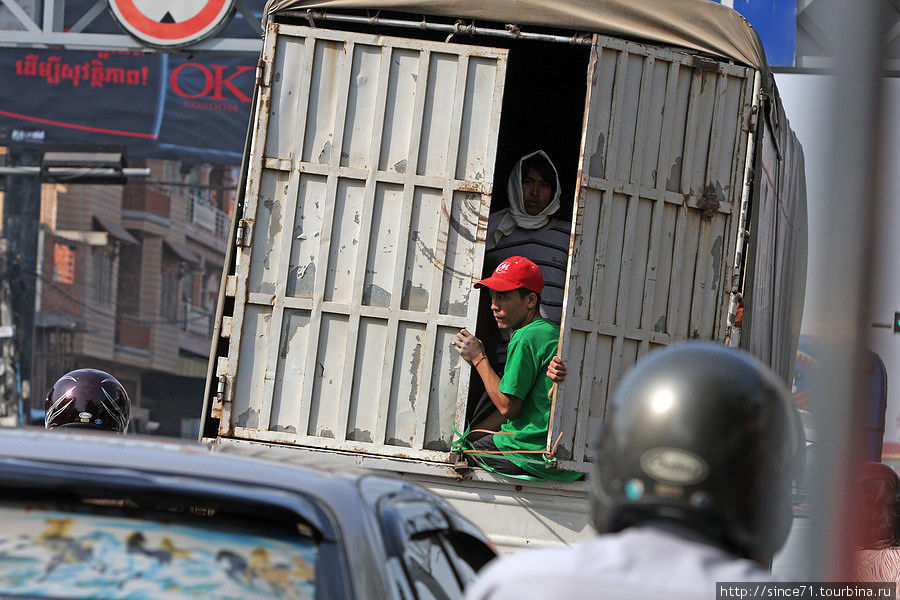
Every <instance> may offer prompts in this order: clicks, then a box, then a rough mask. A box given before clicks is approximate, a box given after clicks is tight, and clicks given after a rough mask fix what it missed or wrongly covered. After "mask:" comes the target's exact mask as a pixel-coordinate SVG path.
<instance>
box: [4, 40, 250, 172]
mask: <svg viewBox="0 0 900 600" xmlns="http://www.w3.org/2000/svg"><path fill="white" fill-rule="evenodd" d="M255 78H256V57H254V56H245V55H242V56H225V55H205V54H197V55H195V56H190V55H188V54H186V53H183V52H179V53H168V52H152V53H142V52H102V51H101V52H91V51H85V50H37V49H35V50H27V49H19V48H0V81H2V82H4V84H5V85H0V146H5V145H8V144H11V143H16V144H45V143H54V144H59V143H65V144H115V145H126V146H127V147H128V156H129V157H135V156H148V157H154V158H171V159H173V160H181V161H187V162H197V161H200V162H208V163H212V164H220V165H233V164H239V163H240V160H241V152H242V150H243V147H244V137H245V135H246V133H247V122H248V119H249V116H250V104H251V99H252V96H253V83H254V80H255ZM85 107H90V110H86V109H85Z"/></svg>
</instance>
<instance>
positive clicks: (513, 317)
mask: <svg viewBox="0 0 900 600" xmlns="http://www.w3.org/2000/svg"><path fill="white" fill-rule="evenodd" d="M475 287H476V288H480V287H486V288H488V289H489V290H490V292H491V312H493V315H494V319H495V320H496V321H497V326H498V327H499V328H500V329H509V330H512V331H513V335H512V338H511V339H510V341H509V349H508V351H507V359H506V368H505V369H504V372H503V377H502V378H501V377H500V376H499V375H498V374H497V373H496V371H494V369H493V367H492V366H491V363H490V361H489V360H488V359H487V356H486V355H485V353H484V346H483V345H482V343H481V341H480V340H479V339H478V338H476V337H475V336H473V335H472V334H471V333H469V331H467V330H465V329H463V330H462V331H460V332H459V333H458V334H457V335H456V340H455V341H454V347H455V348H456V350H457V352H459V354H460V356H462V358H463V359H464V360H465V361H466V362H468V363H469V364H470V365H472V367H473V368H474V369H475V370H476V371H477V372H478V375H479V376H480V377H481V380H482V382H484V387H485V390H486V391H487V394H488V396H489V397H490V399H491V402H493V404H494V407H495V408H496V409H497V411H496V412H495V413H493V414H492V415H491V416H490V417H488V418H487V419H485V420H484V421H482V422H481V423H478V424H477V425H476V428H478V429H490V430H496V429H497V428H498V427H499V431H498V432H497V433H494V434H489V435H485V436H483V437H481V438H478V439H477V440H475V442H474V443H473V446H474V449H475V450H478V451H481V452H485V453H493V454H477V455H476V456H477V462H478V463H479V464H481V465H483V466H485V467H486V468H489V469H490V470H493V471H495V472H497V473H502V474H504V475H513V476H517V477H526V478H540V479H555V480H560V481H572V480H575V479H577V478H578V477H580V476H581V474H580V473H573V472H568V471H559V470H557V469H555V468H553V467H552V466H550V465H549V464H548V463H547V462H546V461H545V460H544V457H543V452H544V451H545V450H546V448H547V429H548V425H549V420H550V397H549V396H550V388H551V386H552V385H553V382H552V381H551V380H550V379H549V378H548V377H547V375H546V371H547V368H548V366H549V365H550V361H551V359H552V358H553V357H554V356H555V355H556V349H557V344H558V343H559V327H558V326H557V325H556V324H554V323H552V322H551V321H548V320H547V319H543V318H541V316H540V304H541V297H540V294H541V291H542V290H543V289H544V277H543V275H542V274H541V270H540V268H539V267H538V266H537V265H536V264H534V263H533V262H531V261H530V260H528V259H527V258H523V257H521V256H512V257H510V258H508V259H506V260H504V261H503V262H501V263H500V264H499V265H497V268H496V269H495V270H494V273H493V274H492V275H491V276H490V277H488V278H487V279H482V280H481V281H479V282H478V283H476V284H475ZM523 451H524V452H523ZM498 452H499V453H498Z"/></svg>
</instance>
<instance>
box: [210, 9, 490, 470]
mask: <svg viewBox="0 0 900 600" xmlns="http://www.w3.org/2000/svg"><path fill="white" fill-rule="evenodd" d="M506 55H507V52H506V50H501V49H494V48H485V47H474V46H465V45H460V44H448V43H438V42H430V41H422V40H416V39H405V38H392V37H384V36H373V35H363V34H357V33H349V32H343V31H332V30H324V29H316V28H309V27H299V26H289V25H283V24H272V25H271V26H270V27H269V29H268V31H267V35H266V39H265V43H264V50H263V61H262V63H261V65H262V66H261V69H260V81H261V87H260V88H258V94H259V102H258V104H259V109H258V114H257V115H256V116H255V119H256V122H255V123H256V124H255V131H254V132H253V135H254V136H255V137H254V140H253V148H252V150H251V154H252V157H251V161H250V172H249V176H248V183H247V190H246V208H245V211H244V225H245V228H244V231H246V232H251V233H252V235H251V236H250V239H249V240H248V239H246V238H247V236H246V235H245V236H244V240H243V242H242V244H243V246H244V247H241V248H239V250H240V253H239V257H238V266H237V271H236V277H235V281H234V289H233V293H234V297H235V308H234V317H233V320H232V322H231V323H230V324H227V326H226V324H224V323H223V331H228V329H229V327H230V330H231V336H232V337H231V341H230V345H229V355H228V361H227V364H225V365H223V366H222V367H221V368H220V369H219V371H220V374H221V372H222V371H224V374H225V376H226V380H225V381H226V389H225V403H224V410H223V413H222V414H223V418H222V420H221V422H220V423H221V425H220V427H221V432H220V433H221V434H222V435H223V436H231V437H238V438H244V439H255V440H264V441H272V442H282V443H290V444H297V445H303V446H313V447H320V448H329V449H337V450H346V451H354V452H362V453H368V454H379V455H393V456H402V457H411V458H420V459H428V460H435V461H449V460H450V452H449V450H450V443H451V441H452V437H453V427H454V426H455V427H457V429H460V428H461V426H462V423H463V419H464V415H465V399H466V394H467V390H468V369H463V370H461V369H460V367H461V366H464V365H461V361H460V359H459V356H458V354H457V353H456V352H455V351H454V350H453V348H452V346H451V341H452V339H453V337H454V336H455V334H456V333H457V331H458V330H459V329H460V328H463V327H468V328H470V329H473V328H474V325H475V322H476V311H477V309H478V301H477V295H476V294H475V293H473V291H472V283H473V281H474V280H475V279H476V278H478V277H479V276H480V274H481V265H482V258H483V253H484V239H485V228H486V224H487V215H488V211H489V205H490V195H491V191H492V189H491V184H492V180H493V165H494V160H495V154H496V143H497V130H498V126H499V119H500V106H501V99H502V94H503V82H504V76H505V66H506ZM251 230H252V231H251ZM473 330H474V329H473Z"/></svg>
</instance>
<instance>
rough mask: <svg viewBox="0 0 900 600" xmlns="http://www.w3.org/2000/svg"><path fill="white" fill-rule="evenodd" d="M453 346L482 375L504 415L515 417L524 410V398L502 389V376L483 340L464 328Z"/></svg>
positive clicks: (486, 387) (500, 411)
mask: <svg viewBox="0 0 900 600" xmlns="http://www.w3.org/2000/svg"><path fill="white" fill-rule="evenodd" d="M453 346H454V347H455V348H456V351H457V352H459V355H460V356H461V357H462V358H463V360H465V361H466V362H467V363H469V364H470V365H472V367H474V368H475V371H476V372H477V373H478V375H479V376H480V377H481V381H482V382H483V383H484V389H485V391H487V394H488V397H489V398H490V399H491V402H493V403H494V406H495V407H496V408H497V412H499V413H500V414H501V415H502V416H504V417H506V418H507V419H509V418H512V417H515V416H516V415H518V414H519V411H520V410H522V399H521V398H518V397H516V396H510V395H508V394H504V393H503V392H501V391H500V376H499V375H497V372H496V371H494V368H493V367H492V366H491V361H489V360H488V358H487V356H486V355H485V353H484V346H483V345H482V344H481V340H479V339H478V338H477V337H475V336H474V335H472V334H471V333H469V332H468V330H466V329H463V330H461V331H460V332H459V333H458V334H456V339H455V340H454V341H453Z"/></svg>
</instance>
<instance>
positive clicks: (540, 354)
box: [494, 318, 581, 481]
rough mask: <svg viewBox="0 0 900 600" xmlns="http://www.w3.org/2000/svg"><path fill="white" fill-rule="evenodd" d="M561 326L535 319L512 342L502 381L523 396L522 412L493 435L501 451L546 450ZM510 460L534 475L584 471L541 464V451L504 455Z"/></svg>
mask: <svg viewBox="0 0 900 600" xmlns="http://www.w3.org/2000/svg"><path fill="white" fill-rule="evenodd" d="M558 343H559V326H558V325H555V324H554V323H552V322H550V321H548V320H547V319H540V318H538V319H535V320H534V321H532V322H531V323H529V324H528V325H525V326H524V327H521V328H519V329H517V330H516V331H515V332H514V333H513V335H512V339H510V341H509V350H508V352H507V358H506V368H505V370H504V371H503V378H502V379H501V380H500V391H501V392H503V393H504V394H508V395H510V396H516V397H517V398H521V399H522V409H521V410H520V411H519V414H518V415H516V416H515V417H513V418H511V419H509V420H508V421H507V422H506V423H504V424H503V425H502V426H501V427H500V431H501V432H507V433H514V434H515V435H503V434H502V433H500V434H495V435H494V444H495V445H496V446H497V449H498V450H542V451H543V450H546V449H547V427H548V425H549V421H550V398H548V397H547V393H548V392H549V391H550V388H551V387H552V386H553V382H552V381H550V378H549V377H547V366H548V365H549V364H550V359H552V358H553V357H554V356H555V355H556V347H557V344H558ZM502 456H503V457H504V458H507V459H508V460H509V461H510V462H512V463H513V464H515V465H516V466H518V467H521V468H522V469H524V470H526V471H528V472H529V473H531V474H532V475H534V476H535V477H540V478H542V479H554V480H557V481H574V480H576V479H578V478H579V477H581V473H576V472H572V471H561V470H559V469H554V468H550V467H547V466H545V465H543V464H541V461H542V458H541V454H504V455H502Z"/></svg>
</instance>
